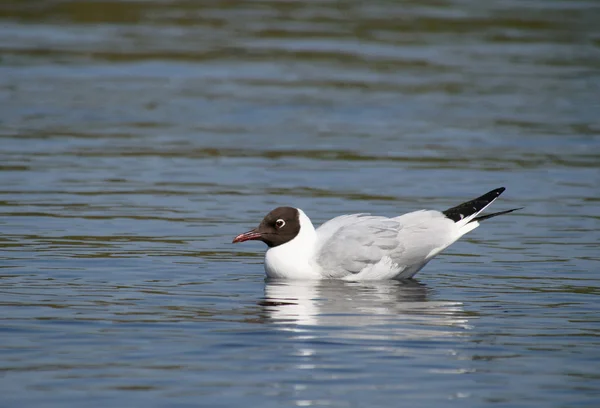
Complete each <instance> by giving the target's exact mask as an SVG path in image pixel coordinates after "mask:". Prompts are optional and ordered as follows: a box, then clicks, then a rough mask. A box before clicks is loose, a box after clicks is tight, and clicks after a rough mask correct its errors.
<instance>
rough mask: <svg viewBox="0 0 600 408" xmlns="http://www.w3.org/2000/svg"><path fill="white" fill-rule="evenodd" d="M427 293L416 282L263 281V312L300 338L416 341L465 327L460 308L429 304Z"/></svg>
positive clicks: (447, 333)
mask: <svg viewBox="0 0 600 408" xmlns="http://www.w3.org/2000/svg"><path fill="white" fill-rule="evenodd" d="M429 292H430V290H429V289H428V288H427V286H426V285H424V284H422V283H419V282H417V281H408V282H399V281H373V282H344V281H333V280H331V281H330V280H323V281H277V280H267V281H266V285H265V299H264V301H262V302H261V306H262V307H263V309H264V311H265V314H266V316H267V318H268V319H269V320H270V321H271V322H273V323H276V324H279V325H280V329H281V330H288V331H293V332H297V333H298V334H301V333H303V334H304V335H306V334H308V333H310V332H314V331H315V330H318V329H319V328H331V329H332V330H333V332H334V333H335V334H334V335H335V336H336V337H341V338H346V339H348V338H361V339H366V338H369V339H385V340H390V339H415V338H429V337H433V336H440V335H441V336H444V335H453V334H455V333H456V332H457V330H458V331H461V330H460V329H467V328H468V327H469V326H468V320H467V316H466V315H465V313H464V312H463V309H462V304H461V303H459V302H448V301H435V300H429V299H428V297H429ZM320 335H323V332H322V331H321V332H320Z"/></svg>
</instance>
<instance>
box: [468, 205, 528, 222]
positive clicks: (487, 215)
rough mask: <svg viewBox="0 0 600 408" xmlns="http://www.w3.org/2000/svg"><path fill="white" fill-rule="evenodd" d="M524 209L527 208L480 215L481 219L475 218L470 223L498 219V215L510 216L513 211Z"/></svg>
mask: <svg viewBox="0 0 600 408" xmlns="http://www.w3.org/2000/svg"><path fill="white" fill-rule="evenodd" d="M523 208H525V207H519V208H513V209H511V210H504V211H499V212H496V213H492V214H486V215H480V216H479V217H475V218H473V219H472V220H471V221H470V222H473V221H483V220H487V219H488V218H492V217H496V216H498V215H503V214H508V213H511V212H513V211H518V210H522V209H523Z"/></svg>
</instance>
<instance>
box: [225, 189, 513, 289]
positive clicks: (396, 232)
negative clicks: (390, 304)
mask: <svg viewBox="0 0 600 408" xmlns="http://www.w3.org/2000/svg"><path fill="white" fill-rule="evenodd" d="M504 190H505V188H504V187H500V188H497V189H494V190H492V191H490V192H488V193H486V194H484V195H482V196H481V197H478V198H476V199H474V200H471V201H467V202H465V203H462V204H460V205H457V206H456V207H452V208H449V209H447V210H445V211H435V210H419V211H413V212H410V213H406V214H404V215H400V216H397V217H391V218H388V217H383V216H375V215H370V214H350V215H341V216H339V217H335V218H333V219H331V220H329V221H327V222H325V223H324V224H323V225H321V226H320V227H319V228H317V229H315V227H314V226H313V224H312V222H311V220H310V218H308V216H307V215H306V214H305V213H304V211H302V210H301V209H299V208H294V207H278V208H275V209H274V210H273V211H271V212H270V213H268V214H267V215H266V216H265V218H264V219H263V220H262V222H261V223H260V225H259V226H258V227H257V228H254V229H252V230H250V231H248V232H245V233H243V234H240V235H238V236H236V237H235V238H234V239H233V243H237V242H244V241H249V240H259V241H262V242H264V243H265V244H267V246H268V249H267V251H266V253H265V262H264V266H265V272H266V274H267V276H268V277H269V278H274V279H277V278H279V279H343V280H348V281H368V280H386V279H397V280H404V279H411V278H412V277H413V276H414V275H415V274H416V273H417V272H419V271H420V270H421V269H422V268H423V267H424V266H425V265H426V264H427V263H428V262H429V261H430V260H431V259H432V258H434V257H435V256H436V255H438V254H439V253H440V252H442V251H443V250H444V249H446V248H448V247H449V246H450V245H452V244H453V243H454V242H456V241H457V240H458V239H459V238H460V237H462V236H463V235H465V234H466V233H467V232H470V231H472V230H474V229H475V228H477V227H478V226H479V223H480V222H481V221H483V220H487V219H489V218H492V217H496V216H498V215H502V214H508V213H510V212H513V211H516V210H520V209H521V208H513V209H510V210H505V211H500V212H496V213H492V214H487V215H479V214H480V213H481V212H482V211H483V210H485V209H486V208H487V207H488V206H489V205H490V204H492V203H493V202H494V201H495V200H496V199H497V198H498V197H499V196H500V194H502V192H504Z"/></svg>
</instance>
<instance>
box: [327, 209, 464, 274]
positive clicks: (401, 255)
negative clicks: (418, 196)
mask: <svg viewBox="0 0 600 408" xmlns="http://www.w3.org/2000/svg"><path fill="white" fill-rule="evenodd" d="M455 229H456V227H455V225H454V222H453V221H451V220H449V219H448V218H446V217H445V216H444V215H443V214H442V213H440V212H438V211H415V212H412V213H408V214H405V215H402V216H400V217H396V218H386V217H377V216H371V215H368V214H355V215H344V216H341V217H337V218H334V219H332V220H331V221H328V222H327V223H325V224H323V225H322V226H321V227H319V228H318V229H317V236H318V239H319V241H318V245H319V247H318V248H319V249H318V252H317V258H316V260H317V263H318V264H319V266H321V268H322V269H323V272H324V273H325V274H326V275H327V276H328V277H331V278H340V277H344V276H347V275H350V274H358V273H360V272H361V271H363V270H364V269H365V268H367V267H369V266H371V265H375V264H377V263H378V262H380V261H381V260H383V259H384V258H388V259H389V261H390V263H391V265H390V266H391V267H392V268H395V270H396V271H397V272H398V273H401V272H402V271H403V270H413V269H415V268H416V270H415V272H416V271H418V270H419V269H420V268H421V267H422V266H423V265H425V263H427V262H428V261H429V260H430V259H431V258H432V257H433V256H435V255H436V254H437V253H438V252H439V251H441V250H442V249H444V248H446V247H447V246H448V245H450V244H451V243H452V242H454V240H455V239H452V237H453V236H454V235H455V234H454V232H455ZM413 274H414V273H413ZM403 275H404V274H403Z"/></svg>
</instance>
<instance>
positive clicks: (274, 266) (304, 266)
mask: <svg viewBox="0 0 600 408" xmlns="http://www.w3.org/2000/svg"><path fill="white" fill-rule="evenodd" d="M298 212H299V214H300V232H299V233H298V235H296V237H295V238H294V239H292V240H291V241H289V242H286V243H285V244H283V245H279V246H276V247H273V248H269V249H268V250H267V252H266V253H265V272H266V273H267V276H268V277H269V278H284V279H322V275H321V273H320V269H319V267H318V266H317V265H316V264H315V262H314V255H315V246H316V242H317V233H316V231H315V227H313V225H312V222H311V221H310V219H309V218H308V217H307V216H306V214H304V212H303V211H302V210H300V209H298Z"/></svg>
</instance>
